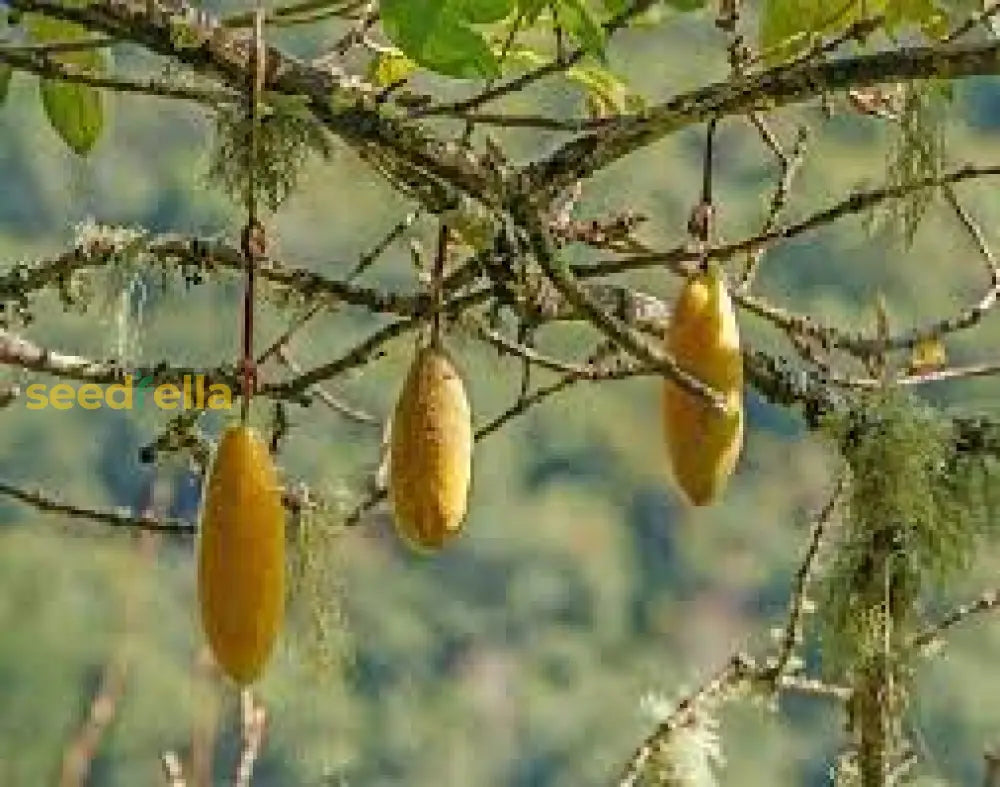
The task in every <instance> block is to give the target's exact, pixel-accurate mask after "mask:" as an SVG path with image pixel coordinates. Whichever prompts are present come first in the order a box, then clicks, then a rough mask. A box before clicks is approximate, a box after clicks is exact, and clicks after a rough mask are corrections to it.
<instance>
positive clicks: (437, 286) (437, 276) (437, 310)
mask: <svg viewBox="0 0 1000 787" xmlns="http://www.w3.org/2000/svg"><path fill="white" fill-rule="evenodd" d="M447 254H448V225H447V224H445V223H444V222H443V221H442V222H441V229H440V230H439V231H438V242H437V253H436V254H435V255H434V268H433V269H432V270H431V309H432V313H431V347H433V348H434V349H435V350H440V349H441V311H442V309H443V308H444V292H443V283H444V261H445V257H446V256H447Z"/></svg>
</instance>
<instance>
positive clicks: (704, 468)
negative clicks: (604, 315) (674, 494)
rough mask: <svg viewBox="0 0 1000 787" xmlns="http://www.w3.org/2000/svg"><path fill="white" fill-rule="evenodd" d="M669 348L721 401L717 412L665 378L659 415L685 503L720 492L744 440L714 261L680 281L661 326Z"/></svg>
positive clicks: (731, 319) (705, 500) (739, 386)
mask: <svg viewBox="0 0 1000 787" xmlns="http://www.w3.org/2000/svg"><path fill="white" fill-rule="evenodd" d="M667 350H668V352H669V353H670V354H671V356H672V357H673V358H674V359H675V360H676V361H677V363H678V365H679V366H680V367H681V368H682V369H684V371H686V372H688V373H689V374H691V375H692V376H693V377H695V378H697V379H698V380H701V381H702V382H704V383H705V384H706V385H708V386H709V387H711V388H712V389H713V390H715V391H717V392H718V393H720V394H722V396H723V397H724V399H725V403H726V408H725V411H723V412H719V411H717V410H715V409H713V408H712V406H711V405H710V404H708V403H707V402H704V401H702V400H701V399H699V398H698V397H697V396H695V395H693V394H690V393H688V392H687V391H685V390H683V389H682V388H681V387H680V386H678V385H677V384H676V383H674V382H672V381H670V380H665V381H664V383H663V421H664V431H665V435H666V442H667V449H668V453H669V456H670V464H671V468H672V470H673V476H674V479H675V480H676V482H677V485H678V486H679V487H680V489H681V491H682V492H683V494H684V497H685V498H686V499H687V501H688V502H689V503H691V504H692V505H696V506H703V505H708V504H709V503H711V502H712V501H713V500H714V499H715V498H716V497H717V496H718V495H719V493H720V492H721V491H722V490H723V488H724V487H725V485H726V482H727V481H728V480H729V476H730V475H731V474H732V472H733V470H734V468H735V467H736V461H737V459H738V458H739V455H740V449H741V447H742V445H743V359H742V356H741V355H740V337H739V329H738V327H737V325H736V314H735V312H734V310H733V304H732V301H731V300H730V299H729V293H728V292H727V291H726V286H725V282H724V281H723V280H722V277H721V276H720V275H719V273H718V271H717V270H716V269H715V267H714V266H711V267H710V270H709V271H708V272H706V273H703V274H700V275H699V276H697V277H695V278H693V279H691V280H690V281H688V283H687V284H686V285H685V286H684V289H683V290H682V291H681V294H680V297H679V298H678V299H677V304H676V305H675V307H674V311H673V313H672V315H671V319H670V325H669V327H668V330H667Z"/></svg>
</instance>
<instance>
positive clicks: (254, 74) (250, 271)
mask: <svg viewBox="0 0 1000 787" xmlns="http://www.w3.org/2000/svg"><path fill="white" fill-rule="evenodd" d="M266 58H267V49H266V46H265V44H264V10H263V9H262V8H258V9H257V10H256V12H255V15H254V28H253V51H252V53H251V64H252V68H251V69H250V80H249V85H248V89H247V119H248V121H249V124H250V133H249V146H250V151H249V153H250V155H249V156H248V157H247V158H248V164H247V166H248V172H247V193H246V200H247V203H246V210H247V223H246V226H245V227H244V228H243V238H242V251H243V258H244V262H245V263H246V286H245V288H244V292H243V359H242V362H241V368H242V376H243V403H242V407H241V410H240V420H241V421H242V423H244V424H245V423H246V422H247V417H248V416H249V413H250V401H251V399H252V398H253V393H254V390H255V388H256V383H257V365H256V362H255V361H254V354H253V318H254V300H255V297H254V286H255V281H254V278H255V273H256V268H257V263H258V262H259V261H260V259H261V258H263V257H264V255H265V253H266V249H267V242H266V237H265V235H264V226H263V224H261V223H260V220H259V219H258V218H257V158H258V154H259V151H258V142H259V133H258V124H259V118H258V109H259V106H260V98H261V94H262V93H263V92H264V78H265V73H266V71H265V69H266Z"/></svg>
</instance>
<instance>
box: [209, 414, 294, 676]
mask: <svg viewBox="0 0 1000 787" xmlns="http://www.w3.org/2000/svg"><path fill="white" fill-rule="evenodd" d="M198 602H199V606H200V608H201V622H202V627H203V628H204V630H205V635H206V637H207V638H208V643H209V645H210V646H211V648H212V652H213V653H214V655H215V660H216V661H217V662H218V664H219V666H220V667H222V669H223V671H225V673H226V674H227V675H229V677H231V678H232V679H233V680H234V681H236V682H237V683H239V684H247V683H250V682H252V681H253V680H254V679H256V678H257V676H258V675H260V673H261V670H262V669H263V667H264V664H265V663H266V661H267V658H268V655H269V654H270V652H271V647H272V645H273V644H274V640H275V638H276V636H277V634H278V630H279V629H280V627H281V621H282V618H283V617H284V603H285V511H284V508H283V506H282V501H281V488H280V486H279V484H278V476H277V472H276V471H275V468H274V464H273V463H272V462H271V457H270V455H269V454H268V451H267V446H266V445H265V444H264V443H263V442H262V441H261V439H260V438H259V437H258V436H257V435H256V433H255V432H254V431H253V430H252V429H250V428H249V427H246V426H235V427H230V428H229V429H227V430H226V431H225V433H224V434H223V435H222V440H221V441H220V442H219V447H218V450H217V452H216V455H215V459H214V461H213V463H212V467H211V470H210V471H209V476H208V480H207V483H206V489H205V497H204V501H203V503H202V510H201V528H200V533H199V537H198Z"/></svg>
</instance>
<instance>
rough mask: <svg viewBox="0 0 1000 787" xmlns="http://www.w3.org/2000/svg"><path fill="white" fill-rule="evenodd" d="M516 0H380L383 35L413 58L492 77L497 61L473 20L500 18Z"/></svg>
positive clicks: (449, 71) (441, 69)
mask: <svg viewBox="0 0 1000 787" xmlns="http://www.w3.org/2000/svg"><path fill="white" fill-rule="evenodd" d="M514 4H515V3H514V0H383V2H382V6H381V12H382V24H383V28H384V30H385V33H386V35H388V36H389V38H390V39H391V40H392V41H393V43H394V44H396V46H398V47H399V48H400V49H401V50H402V51H403V52H404V53H405V54H406V55H407V56H408V57H410V58H411V59H412V60H413V61H415V62H416V63H418V64H420V65H421V66H424V67H425V68H428V69H430V70H432V71H436V72H438V73H440V74H445V75H447V76H452V77H458V78H474V77H492V76H496V75H498V74H499V72H500V65H499V63H498V62H497V59H496V56H495V55H494V54H493V52H492V50H491V49H490V47H489V44H488V43H487V41H486V39H485V38H484V36H483V35H482V33H481V32H479V31H478V30H476V29H475V28H474V27H473V25H478V24H487V23H491V22H498V21H500V20H502V19H504V18H505V17H506V16H507V15H508V14H510V13H511V12H512V11H513V10H514Z"/></svg>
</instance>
